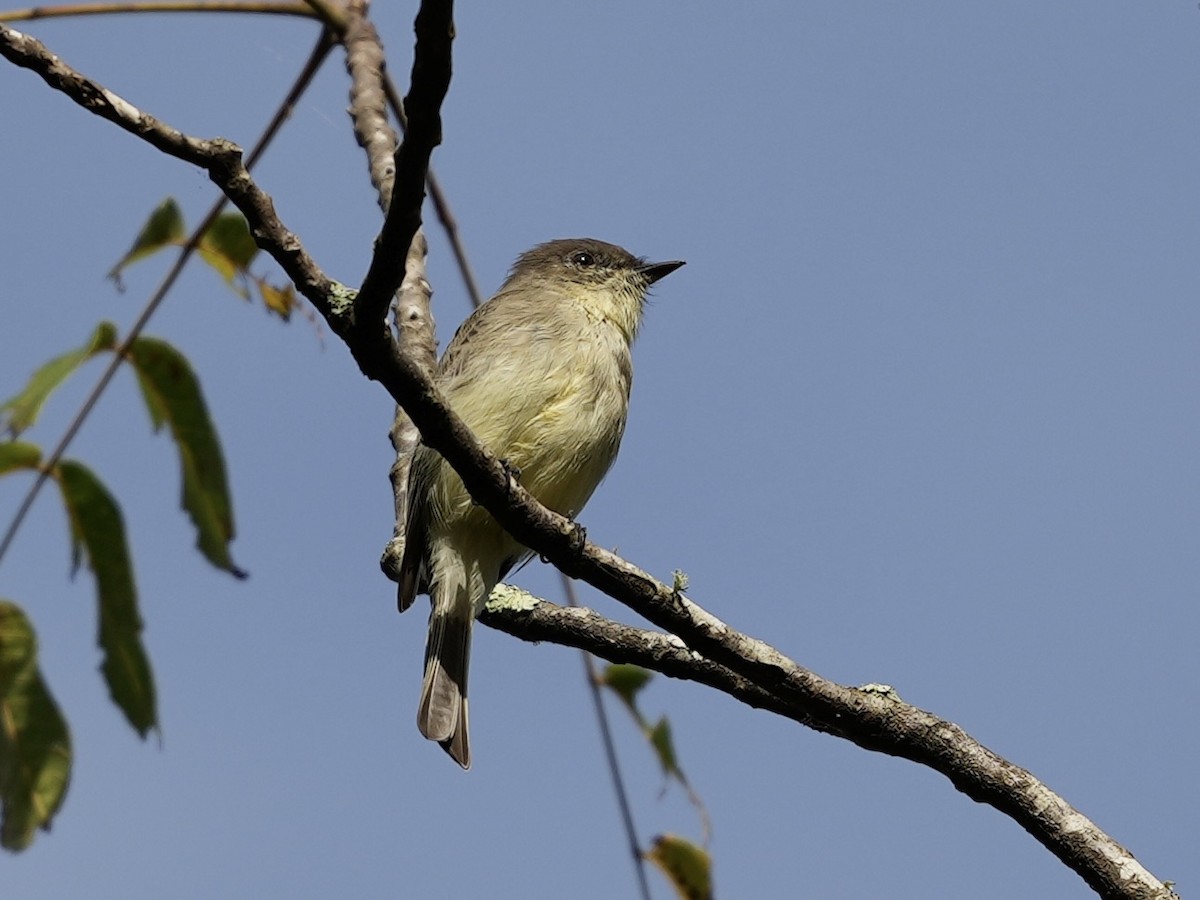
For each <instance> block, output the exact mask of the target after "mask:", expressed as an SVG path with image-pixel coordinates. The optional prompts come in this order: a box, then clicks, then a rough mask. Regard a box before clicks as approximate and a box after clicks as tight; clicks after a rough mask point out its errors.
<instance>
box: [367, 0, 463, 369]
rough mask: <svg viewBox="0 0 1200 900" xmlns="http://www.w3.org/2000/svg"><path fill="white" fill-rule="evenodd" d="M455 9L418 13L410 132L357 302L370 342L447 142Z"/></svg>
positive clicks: (408, 103)
mask: <svg viewBox="0 0 1200 900" xmlns="http://www.w3.org/2000/svg"><path fill="white" fill-rule="evenodd" d="M453 9H454V4H453V3H451V2H450V0H425V2H423V3H422V4H421V9H420V11H419V12H418V13H417V21H416V32H417V45H416V50H415V52H414V54H413V68H412V86H411V87H410V89H409V92H408V96H407V97H405V99H404V109H405V113H406V114H407V116H408V131H407V133H406V134H405V138H404V141H403V143H401V145H400V147H399V148H398V149H397V150H396V180H395V182H394V184H393V187H392V202H391V204H390V206H389V208H388V213H387V216H386V218H385V219H384V222H383V230H382V231H381V232H380V234H379V238H378V240H377V241H376V246H375V255H374V256H373V257H372V259H371V267H370V269H368V271H367V276H366V278H365V279H363V284H362V288H361V289H360V290H359V293H358V297H357V299H356V300H355V301H354V310H355V325H354V327H355V329H356V330H357V331H358V332H359V334H360V336H363V337H364V338H365V339H366V340H367V342H368V343H373V342H374V341H377V340H379V339H380V337H381V335H383V334H384V332H383V329H382V328H381V326H382V324H383V320H384V317H385V316H386V315H387V311H388V307H389V306H390V304H391V301H392V295H393V294H394V293H395V291H396V288H397V287H399V285H400V282H401V280H402V278H403V267H404V261H405V258H406V256H407V254H408V249H409V246H410V245H411V244H412V239H413V236H414V235H415V234H416V233H417V229H418V228H420V227H421V205H422V202H423V201H424V199H425V177H426V172H427V171H428V169H429V157H430V155H431V154H432V153H433V148H434V147H436V146H437V145H438V144H440V143H441V141H442V116H441V106H442V100H443V99H444V98H445V96H446V91H447V90H449V88H450V44H451V41H452V40H453V38H454V23H453ZM361 363H362V360H360V364H361Z"/></svg>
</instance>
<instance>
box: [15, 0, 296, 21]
mask: <svg viewBox="0 0 1200 900" xmlns="http://www.w3.org/2000/svg"><path fill="white" fill-rule="evenodd" d="M170 12H188V13H194V12H221V13H267V14H270V15H276V16H301V17H303V18H306V19H315V18H319V16H317V15H316V14H315V13H314V12H313V10H312V8H311V6H310V5H309V4H307V3H286V2H275V3H272V2H270V0H261V2H260V0H143V2H136V0H135V2H129V3H65V4H63V5H61V6H32V7H29V8H27V9H10V10H7V11H4V12H0V22H32V21H34V20H36V19H59V18H64V17H66V16H102V15H109V14H112V13H122V14H124V13H170Z"/></svg>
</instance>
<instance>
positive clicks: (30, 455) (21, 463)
mask: <svg viewBox="0 0 1200 900" xmlns="http://www.w3.org/2000/svg"><path fill="white" fill-rule="evenodd" d="M41 459H42V448H41V447H39V446H38V445H37V444H30V443H27V442H26V441H0V475H7V474H8V473H9V472H15V471H17V470H18V469H36V468H37V465H38V463H39V462H41Z"/></svg>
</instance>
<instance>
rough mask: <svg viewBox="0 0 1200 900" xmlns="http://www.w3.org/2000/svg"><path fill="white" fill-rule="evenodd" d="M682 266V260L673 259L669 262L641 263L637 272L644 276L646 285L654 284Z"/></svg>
mask: <svg viewBox="0 0 1200 900" xmlns="http://www.w3.org/2000/svg"><path fill="white" fill-rule="evenodd" d="M682 265H683V260H682V259H673V260H671V261H670V262H657V263H642V264H641V265H640V266H638V268H637V270H638V272H639V273H641V274H642V275H643V276H645V278H646V283H647V284H654V282H656V281H658V280H659V279H660V278H666V277H667V276H668V275H670V274H671V273H672V272H674V271H675V270H676V269H678V268H679V267H680V266H682Z"/></svg>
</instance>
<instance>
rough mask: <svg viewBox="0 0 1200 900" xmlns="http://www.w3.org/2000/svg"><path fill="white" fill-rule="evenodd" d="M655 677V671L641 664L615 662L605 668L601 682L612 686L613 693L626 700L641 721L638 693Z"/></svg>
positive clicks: (609, 686)
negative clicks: (638, 708)
mask: <svg viewBox="0 0 1200 900" xmlns="http://www.w3.org/2000/svg"><path fill="white" fill-rule="evenodd" d="M653 677H654V673H653V672H651V671H650V670H648V669H643V668H642V667H641V666H635V665H632V664H630V663H614V664H613V665H611V666H608V667H606V668H605V670H604V674H603V675H602V676H601V677H600V683H601V684H603V685H604V686H605V687H608V688H611V689H612V691H613V693H615V694H616V695H617V696H618V697H620V698H621V700H623V701H624V703H625V705H626V706H628V707H629V710H630V712H632V713H633V714H634V716H635V717H636V718H637V719H638V720H639V721H640V720H641V716H640V715H638V712H637V695H638V692H639V691H641V689H642V688H644V687H645V686H646V685H647V684H649V683H650V679H652V678H653Z"/></svg>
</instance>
